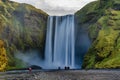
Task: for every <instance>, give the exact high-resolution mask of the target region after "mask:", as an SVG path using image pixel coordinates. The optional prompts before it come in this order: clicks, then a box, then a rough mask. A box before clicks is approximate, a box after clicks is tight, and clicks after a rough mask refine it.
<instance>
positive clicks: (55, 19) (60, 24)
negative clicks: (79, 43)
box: [45, 15, 75, 69]
mask: <svg viewBox="0 0 120 80" xmlns="http://www.w3.org/2000/svg"><path fill="white" fill-rule="evenodd" d="M45 60H46V62H47V66H48V67H49V66H51V67H50V68H51V69H53V68H54V69H56V68H58V67H61V68H64V67H70V68H71V69H73V68H75V34H74V15H66V16H49V17H48V23H47V35H46V45H45Z"/></svg>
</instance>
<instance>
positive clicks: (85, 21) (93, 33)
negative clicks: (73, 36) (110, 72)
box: [75, 0, 120, 68]
mask: <svg viewBox="0 0 120 80" xmlns="http://www.w3.org/2000/svg"><path fill="white" fill-rule="evenodd" d="M75 16H76V23H77V26H78V32H79V30H80V29H81V28H80V27H82V28H83V29H85V31H86V32H87V33H88V35H89V38H90V40H91V47H90V49H89V51H88V52H87V54H86V55H85V56H84V63H83V68H120V1H119V0H99V1H95V2H92V3H90V4H88V5H87V6H85V7H84V8H83V9H82V10H80V11H78V12H77V13H76V14H75Z"/></svg>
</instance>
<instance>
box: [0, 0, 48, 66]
mask: <svg viewBox="0 0 120 80" xmlns="http://www.w3.org/2000/svg"><path fill="white" fill-rule="evenodd" d="M47 16H48V15H47V14H46V13H44V12H43V11H41V10H39V9H36V8H35V7H33V6H31V5H27V4H19V3H16V2H11V1H8V0H0V40H2V41H3V42H4V43H5V49H6V53H7V56H8V65H7V68H13V67H14V68H16V66H17V65H18V64H20V62H21V61H18V60H17V59H15V58H14V53H15V52H16V51H23V52H24V51H26V50H30V49H38V50H40V52H41V53H43V51H44V42H45V32H46V23H47ZM19 67H20V66H19Z"/></svg>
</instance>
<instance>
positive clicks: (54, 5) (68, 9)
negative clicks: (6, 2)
mask: <svg viewBox="0 0 120 80" xmlns="http://www.w3.org/2000/svg"><path fill="white" fill-rule="evenodd" d="M11 1H15V2H19V3H27V4H31V5H33V6H35V7H36V8H39V9H41V10H43V11H44V12H46V13H47V14H49V15H56V16H61V15H67V14H74V13H75V12H77V11H78V10H80V9H81V8H83V7H84V6H85V5H86V4H88V3H90V2H92V1H96V0H11Z"/></svg>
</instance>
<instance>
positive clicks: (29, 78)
mask: <svg viewBox="0 0 120 80" xmlns="http://www.w3.org/2000/svg"><path fill="white" fill-rule="evenodd" d="M0 80H120V70H119V69H114V70H33V71H32V72H29V71H28V70H17V71H7V72H1V73H0Z"/></svg>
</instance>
